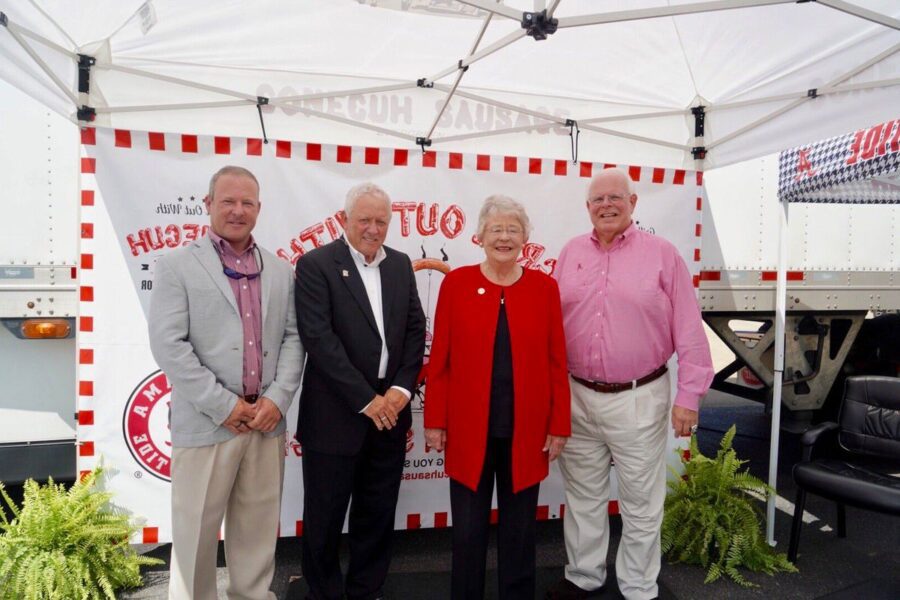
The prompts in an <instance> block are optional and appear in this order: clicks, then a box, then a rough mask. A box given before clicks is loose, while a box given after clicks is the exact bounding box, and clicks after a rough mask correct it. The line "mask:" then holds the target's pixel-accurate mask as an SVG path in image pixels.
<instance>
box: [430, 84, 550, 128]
mask: <svg viewBox="0 0 900 600" xmlns="http://www.w3.org/2000/svg"><path fill="white" fill-rule="evenodd" d="M434 87H435V89H441V90H445V89H448V86H445V85H440V84H435V86H434ZM456 95H457V96H459V97H461V98H468V99H469V100H475V101H476V102H483V103H484V104H489V105H491V106H494V107H496V108H505V109H507V110H511V111H513V112H516V113H521V114H523V115H529V116H532V117H537V118H539V119H544V120H546V121H552V122H553V123H556V124H558V125H565V124H566V119H561V118H560V117H554V116H553V115H548V114H547V113H542V112H539V111H536V110H531V109H529V108H523V107H521V106H515V105H514V104H509V103H507V102H503V101H502V100H494V99H493V98H487V97H485V96H480V95H478V94H473V93H472V92H465V91H462V90H456Z"/></svg>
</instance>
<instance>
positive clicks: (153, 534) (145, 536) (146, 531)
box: [141, 527, 159, 544]
mask: <svg viewBox="0 0 900 600" xmlns="http://www.w3.org/2000/svg"><path fill="white" fill-rule="evenodd" d="M141 540H142V543H144V544H158V543H159V527H144V528H143V529H142V530H141Z"/></svg>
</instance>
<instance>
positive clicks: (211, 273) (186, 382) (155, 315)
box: [148, 166, 304, 600]
mask: <svg viewBox="0 0 900 600" xmlns="http://www.w3.org/2000/svg"><path fill="white" fill-rule="evenodd" d="M206 207H207V210H208V211H209V216H210V231H209V235H208V237H204V238H201V239H199V240H197V241H194V242H191V243H190V244H189V245H187V246H185V247H183V248H179V249H178V250H175V251H173V252H171V253H169V254H167V255H165V256H163V257H162V258H161V259H160V260H159V261H158V262H157V263H156V268H155V276H154V284H153V295H152V297H151V303H150V314H149V318H148V321H149V330H150V348H151V350H152V352H153V357H154V358H155V359H156V362H157V363H158V364H159V366H160V367H161V368H162V370H163V371H164V372H165V373H166V376H167V377H168V378H169V381H170V382H171V384H172V404H171V409H170V414H169V424H170V428H171V432H172V447H173V451H172V558H171V576H170V583H169V598H171V599H177V600H182V599H185V600H187V599H191V600H206V599H210V600H213V599H215V598H216V597H217V596H216V548H217V539H218V536H217V534H218V531H219V526H220V525H221V523H222V519H223V517H224V519H225V558H226V561H227V564H228V570H229V585H228V597H229V598H242V599H243V598H246V599H260V600H261V599H263V598H274V597H275V596H274V595H273V594H272V593H271V591H269V586H270V585H271V582H272V576H273V575H274V572H275V542H276V539H277V536H278V523H279V516H280V513H281V487H282V481H283V475H284V441H285V440H284V436H285V423H284V416H285V415H286V414H287V410H288V406H290V403H291V400H292V399H293V397H294V393H295V392H296V391H297V388H298V387H299V385H300V369H301V366H302V365H303V358H304V352H303V347H302V346H301V343H300V338H299V336H298V335H297V323H296V314H295V312H294V282H293V274H292V272H291V267H290V266H289V265H288V264H287V263H285V262H283V261H281V260H279V259H278V258H276V257H275V256H274V255H273V254H271V253H269V252H267V251H266V250H263V249H262V248H260V247H259V246H257V244H256V242H255V240H254V239H253V236H252V231H253V227H254V226H255V224H256V218H257V216H258V215H259V210H260V202H259V183H258V182H257V180H256V177H254V175H253V174H252V173H251V172H250V171H248V170H246V169H244V168H241V167H233V166H228V167H223V168H222V169H220V170H219V171H218V172H216V174H215V175H213V177H212V179H211V180H210V184H209V196H208V197H207V198H206Z"/></svg>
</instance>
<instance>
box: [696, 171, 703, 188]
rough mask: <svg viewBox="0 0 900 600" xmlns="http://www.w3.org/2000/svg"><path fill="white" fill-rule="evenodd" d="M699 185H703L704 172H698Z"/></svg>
mask: <svg viewBox="0 0 900 600" xmlns="http://www.w3.org/2000/svg"><path fill="white" fill-rule="evenodd" d="M697 185H703V171H697Z"/></svg>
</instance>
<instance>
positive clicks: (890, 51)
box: [706, 44, 900, 150]
mask: <svg viewBox="0 0 900 600" xmlns="http://www.w3.org/2000/svg"><path fill="white" fill-rule="evenodd" d="M898 50H900V44H895V45H894V46H891V47H890V48H888V49H887V50H885V51H884V52H881V53H880V54H878V55H876V56H874V57H872V58H870V59H869V60H867V61H866V62H864V63H863V64H861V65H859V66H857V67H856V68H854V69H851V70H850V71H847V72H846V73H844V74H843V75H840V76H838V77H836V78H834V79H832V80H831V81H829V82H828V83H826V84H825V85H823V86H822V88H820V89H822V90H823V93H825V92H829V93H830V92H831V91H833V90H834V88H835V87H836V86H838V85H840V84H841V83H842V82H844V81H846V80H848V79H850V78H851V77H854V76H855V75H858V74H859V73H861V72H863V71H865V70H866V69H868V68H869V67H871V66H872V65H875V64H877V63H879V62H881V61H882V60H884V59H885V58H887V57H889V56H891V55H893V54H895V53H896V52H897V51H898ZM814 99H815V96H814V95H813V96H806V97H803V98H798V99H797V100H794V101H793V102H790V103H789V104H787V105H785V106H783V107H781V108H779V109H778V110H775V111H772V112H771V113H769V114H767V115H764V116H763V117H761V118H759V119H757V120H755V121H752V122H750V123H748V124H747V125H744V126H743V127H741V128H739V129H737V130H735V131H732V132H731V133H729V134H728V135H725V136H722V137H721V138H719V139H717V140H716V141H715V142H713V143H711V144H708V145H707V147H706V149H707V150H712V149H713V148H715V147H716V146H720V145H721V144H724V143H726V142H730V141H731V140H733V139H734V138H736V137H738V136H741V135H743V134H745V133H747V132H748V131H750V130H751V129H755V128H756V127H757V126H758V125H760V124H762V123H765V122H767V121H771V120H772V119H774V118H775V117H779V116H781V115H783V114H784V113H786V112H788V111H791V110H793V109H795V108H797V107H798V106H800V105H801V104H803V103H804V102H809V101H810V100H814Z"/></svg>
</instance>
